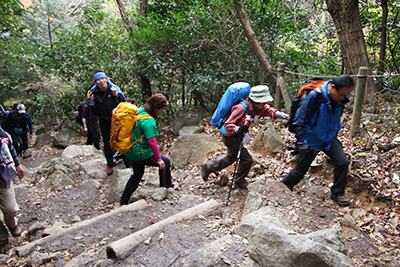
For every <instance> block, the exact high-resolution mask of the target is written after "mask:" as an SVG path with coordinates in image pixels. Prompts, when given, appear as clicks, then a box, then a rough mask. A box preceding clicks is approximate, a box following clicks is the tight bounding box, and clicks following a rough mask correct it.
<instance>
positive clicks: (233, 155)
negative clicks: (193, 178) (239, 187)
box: [208, 134, 253, 183]
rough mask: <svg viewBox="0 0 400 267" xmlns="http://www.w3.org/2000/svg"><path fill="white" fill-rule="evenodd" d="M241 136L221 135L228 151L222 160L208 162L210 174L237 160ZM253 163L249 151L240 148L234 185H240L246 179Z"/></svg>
mask: <svg viewBox="0 0 400 267" xmlns="http://www.w3.org/2000/svg"><path fill="white" fill-rule="evenodd" d="M242 136H243V134H234V135H232V136H225V135H222V141H223V142H224V144H225V146H226V147H227V149H228V152H227V153H226V155H225V156H223V157H222V158H219V159H216V160H214V161H210V162H209V163H208V170H209V171H210V172H217V171H220V170H222V169H225V168H226V167H228V166H229V165H231V164H232V163H234V162H235V161H236V159H237V155H238V151H239V147H240V141H241V139H242ZM252 163H253V158H252V157H251V155H250V153H249V151H247V149H246V148H245V147H242V150H241V152H240V161H239V166H238V168H237V172H236V175H235V183H241V182H243V181H244V179H245V178H246V176H247V174H248V173H249V171H250V168H251V164H252Z"/></svg>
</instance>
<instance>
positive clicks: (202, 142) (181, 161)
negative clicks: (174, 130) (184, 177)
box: [169, 134, 223, 168]
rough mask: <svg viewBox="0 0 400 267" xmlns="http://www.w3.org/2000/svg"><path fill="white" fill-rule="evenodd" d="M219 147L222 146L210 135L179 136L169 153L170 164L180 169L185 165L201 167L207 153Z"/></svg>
mask: <svg viewBox="0 0 400 267" xmlns="http://www.w3.org/2000/svg"><path fill="white" fill-rule="evenodd" d="M221 147H223V144H222V143H221V142H220V141H218V140H217V139H215V138H214V137H212V136H210V135H205V134H188V135H184V136H180V137H179V138H178V139H177V140H176V142H175V145H173V146H172V147H171V148H170V149H169V152H170V156H171V161H172V164H173V165H174V166H175V168H180V167H183V166H185V165H187V164H196V165H201V163H203V161H205V160H207V155H208V153H209V152H211V151H213V150H215V149H218V148H221Z"/></svg>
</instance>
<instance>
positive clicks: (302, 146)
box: [298, 142, 310, 156]
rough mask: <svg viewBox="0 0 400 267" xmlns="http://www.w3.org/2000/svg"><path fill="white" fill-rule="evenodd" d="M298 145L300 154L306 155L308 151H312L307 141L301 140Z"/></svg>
mask: <svg viewBox="0 0 400 267" xmlns="http://www.w3.org/2000/svg"><path fill="white" fill-rule="evenodd" d="M298 147H299V154H300V155H303V156H306V155H307V154H308V152H309V151H310V149H309V148H308V144H307V143H303V142H299V143H298Z"/></svg>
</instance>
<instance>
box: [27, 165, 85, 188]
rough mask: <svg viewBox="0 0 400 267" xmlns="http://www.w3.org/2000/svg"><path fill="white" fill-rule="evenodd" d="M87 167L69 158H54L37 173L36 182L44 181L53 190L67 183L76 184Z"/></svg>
mask: <svg viewBox="0 0 400 267" xmlns="http://www.w3.org/2000/svg"><path fill="white" fill-rule="evenodd" d="M85 173H86V171H85V169H84V168H83V167H82V166H81V165H80V164H79V163H75V162H71V161H69V160H67V159H62V158H53V159H51V160H49V161H47V162H46V163H45V164H44V165H43V166H42V167H41V168H40V169H39V170H38V171H37V172H36V174H35V183H41V182H43V183H42V185H43V186H44V187H48V188H50V189H51V190H61V189H63V188H64V187H66V186H67V185H75V184H76V183H77V181H78V179H79V178H80V177H81V175H83V174H85Z"/></svg>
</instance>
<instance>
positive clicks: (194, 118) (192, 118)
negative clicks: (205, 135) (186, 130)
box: [171, 112, 203, 135]
mask: <svg viewBox="0 0 400 267" xmlns="http://www.w3.org/2000/svg"><path fill="white" fill-rule="evenodd" d="M202 121H203V119H202V116H201V114H197V113H193V112H185V113H182V114H180V115H178V116H177V117H176V118H175V119H174V120H173V121H172V123H171V128H172V130H173V131H174V133H175V134H176V135H177V134H178V133H179V130H180V129H182V127H184V126H197V125H199V124H200V123H201V122H202Z"/></svg>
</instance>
